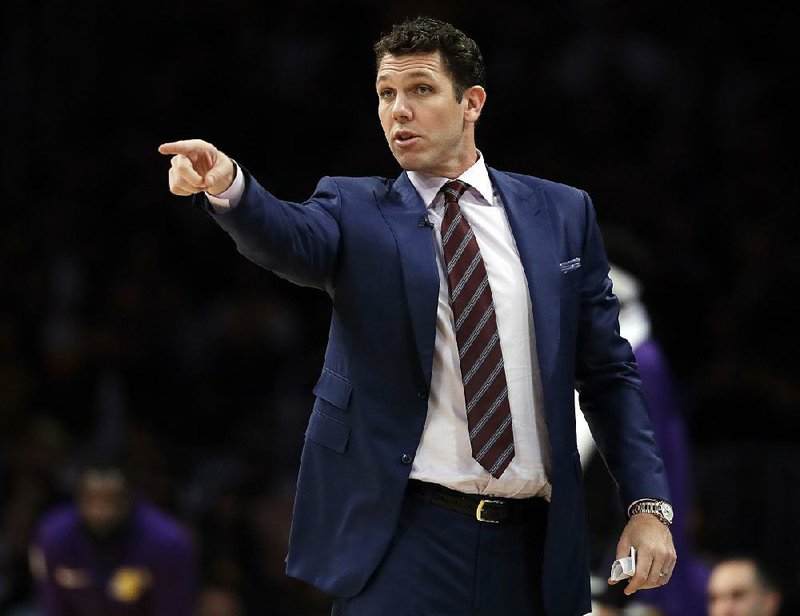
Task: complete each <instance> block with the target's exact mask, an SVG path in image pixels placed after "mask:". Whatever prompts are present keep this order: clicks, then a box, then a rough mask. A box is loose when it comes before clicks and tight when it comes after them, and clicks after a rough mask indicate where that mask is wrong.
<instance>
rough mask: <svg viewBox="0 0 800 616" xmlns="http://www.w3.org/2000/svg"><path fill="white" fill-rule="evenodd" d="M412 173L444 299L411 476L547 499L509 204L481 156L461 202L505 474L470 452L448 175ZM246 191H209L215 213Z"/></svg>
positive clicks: (526, 297) (526, 300) (525, 305)
mask: <svg viewBox="0 0 800 616" xmlns="http://www.w3.org/2000/svg"><path fill="white" fill-rule="evenodd" d="M408 177H409V179H410V180H411V183H412V184H413V185H414V188H416V190H417V192H418V193H419V194H420V196H421V197H422V200H423V202H424V203H425V204H426V206H427V207H428V218H429V220H430V221H431V222H432V223H433V224H434V226H435V230H434V237H435V242H436V261H437V266H438V268H439V304H438V311H437V315H436V341H435V345H434V351H433V372H432V379H431V388H430V397H429V399H428V414H427V418H426V420H425V427H424V429H423V432H422V439H421V440H420V443H419V447H418V448H417V453H416V456H415V457H414V463H413V465H412V467H411V477H412V478H413V479H419V480H421V481H427V482H431V483H438V484H440V485H443V486H446V487H448V488H452V489H454V490H458V491H460V492H465V493H469V494H486V495H491V496H505V497H514V498H526V497H530V496H542V497H544V498H547V499H548V500H549V498H550V491H551V486H550V483H549V481H548V476H547V468H548V465H549V460H550V456H549V446H548V438H547V425H546V423H545V421H544V403H543V398H542V387H541V378H540V373H539V362H538V359H537V355H536V343H535V334H534V329H533V312H532V310H531V300H530V294H529V293H528V283H527V280H526V278H525V272H524V270H523V269H522V263H521V262H520V259H519V253H518V251H517V245H516V242H515V241H514V236H513V235H512V234H511V227H510V226H509V223H508V218H507V217H506V212H505V208H504V206H503V203H502V201H501V199H500V197H499V195H498V194H497V192H496V191H495V190H494V189H493V187H492V183H491V180H490V179H489V173H488V170H487V169H486V164H485V162H484V160H483V156H481V155H480V153H479V157H478V160H477V162H476V163H475V164H474V165H473V166H472V167H470V168H469V169H467V171H465V172H464V173H463V174H462V175H461V176H460V177H459V178H458V179H460V180H462V181H464V182H466V183H467V184H469V185H470V188H469V189H468V190H467V191H466V192H465V193H464V195H463V196H462V197H461V198H460V199H459V206H460V208H461V213H462V215H463V216H464V218H466V219H467V221H468V222H469V223H470V225H471V226H472V229H473V233H474V234H475V238H476V240H477V242H478V246H479V247H480V250H481V255H482V257H483V261H484V264H485V266H486V272H487V275H488V277H489V286H490V287H491V289H492V297H493V299H494V305H495V316H496V319H497V329H498V332H499V335H500V348H501V350H502V352H503V361H504V365H505V373H506V381H507V385H508V402H509V406H510V407H511V417H512V428H513V432H514V450H515V454H514V459H513V460H512V461H511V464H509V466H508V468H507V469H506V470H505V472H504V473H503V474H502V475H501V476H500V478H499V479H495V478H494V477H492V476H491V475H490V474H489V473H488V472H487V471H486V470H485V469H484V468H483V467H482V466H481V465H480V464H479V463H478V462H476V461H475V460H474V459H473V457H472V449H471V446H470V441H469V430H468V428H467V414H466V403H465V401H464V385H463V383H462V380H461V367H460V364H459V359H458V344H457V342H456V336H455V328H454V325H453V311H452V309H451V307H450V294H449V290H448V283H447V275H446V273H445V269H444V253H443V250H442V236H441V225H442V217H443V215H444V197H443V196H442V195H441V194H440V193H439V189H440V188H441V187H442V186H443V185H444V183H445V182H447V181H448V178H442V177H433V176H429V175H425V174H423V173H419V172H415V171H410V172H409V173H408ZM243 190H244V181H243V177H242V174H241V173H237V175H236V178H235V180H234V182H233V184H232V185H231V187H230V188H229V189H228V190H227V191H225V192H224V193H222V194H220V195H218V196H216V197H215V196H213V195H207V196H208V199H209V201H210V202H211V204H212V206H213V207H214V209H215V210H216V211H217V212H222V211H225V210H227V209H228V208H230V207H235V205H236V203H237V202H238V199H239V198H240V197H241V194H242V191H243Z"/></svg>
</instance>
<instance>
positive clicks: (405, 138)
mask: <svg viewBox="0 0 800 616" xmlns="http://www.w3.org/2000/svg"><path fill="white" fill-rule="evenodd" d="M416 141H419V137H418V136H417V135H415V134H414V133H411V132H408V131H398V132H397V133H395V135H394V142H395V143H396V144H397V145H399V146H402V147H406V146H409V145H411V144H412V143H415V142H416Z"/></svg>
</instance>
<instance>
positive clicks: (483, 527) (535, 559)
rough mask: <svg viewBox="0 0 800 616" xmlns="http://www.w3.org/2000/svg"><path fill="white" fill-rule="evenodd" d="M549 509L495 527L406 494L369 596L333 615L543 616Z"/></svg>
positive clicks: (336, 607)
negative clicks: (543, 585) (543, 583)
mask: <svg viewBox="0 0 800 616" xmlns="http://www.w3.org/2000/svg"><path fill="white" fill-rule="evenodd" d="M546 527H547V507H546V506H543V507H542V508H541V509H540V512H539V513H537V514H536V515H535V516H534V517H533V518H532V519H530V520H528V521H526V522H524V523H518V524H492V523H487V522H480V521H478V520H476V519H475V517H474V516H467V515H464V514H463V513H458V512H455V511H451V510H449V509H445V508H443V507H441V506H439V505H435V504H431V503H428V502H426V501H425V500H423V499H422V498H420V497H418V496H415V495H410V494H407V495H406V497H405V501H404V503H403V509H402V513H401V515H400V520H399V523H398V527H397V530H396V532H395V535H394V537H393V539H392V541H391V543H390V545H389V548H388V550H387V553H386V555H385V556H384V558H383V560H382V561H381V563H380V564H379V565H378V568H377V569H376V570H375V572H374V573H373V575H372V576H371V577H370V579H369V580H368V581H367V584H366V585H365V587H364V588H363V590H362V591H361V592H360V593H359V594H358V595H356V596H355V597H352V598H349V599H336V600H334V603H333V610H332V612H331V615H332V616H544V614H545V613H544V608H543V603H542V555H543V552H544V536H545V531H546Z"/></svg>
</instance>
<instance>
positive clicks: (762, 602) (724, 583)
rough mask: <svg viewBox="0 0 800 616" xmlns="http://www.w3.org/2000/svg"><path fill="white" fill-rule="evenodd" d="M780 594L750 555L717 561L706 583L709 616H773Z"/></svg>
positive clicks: (770, 577)
mask: <svg viewBox="0 0 800 616" xmlns="http://www.w3.org/2000/svg"><path fill="white" fill-rule="evenodd" d="M780 606H781V592H780V589H779V588H778V586H777V584H776V583H775V581H774V580H773V579H772V576H771V575H770V573H769V572H768V571H767V570H766V569H765V567H764V564H763V563H761V562H760V561H759V560H758V559H757V558H755V557H753V556H732V557H728V558H724V559H722V560H720V561H719V562H718V563H717V564H716V565H715V566H714V568H713V569H712V570H711V577H710V578H709V580H708V616H776V615H777V614H778V612H779V610H780Z"/></svg>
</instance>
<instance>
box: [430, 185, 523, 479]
mask: <svg viewBox="0 0 800 616" xmlns="http://www.w3.org/2000/svg"><path fill="white" fill-rule="evenodd" d="M467 188H469V185H468V184H466V183H464V182H461V181H459V180H455V181H451V182H447V183H446V184H445V185H444V186H443V187H442V189H441V190H442V192H443V193H444V201H445V210H444V219H443V220H442V247H443V248H444V260H445V263H446V268H447V279H448V282H449V285H450V305H451V306H452V308H453V320H454V322H455V330H456V341H457V343H458V356H459V361H460V363H461V379H462V381H463V383H464V399H465V401H466V404H467V426H468V428H469V440H470V444H471V446H472V457H473V458H475V460H477V462H478V463H479V464H480V465H481V466H482V467H483V468H485V469H486V470H487V471H488V472H489V473H490V474H491V475H492V476H493V477H500V475H502V474H503V471H504V470H505V469H506V467H508V465H509V464H510V463H511V460H512V458H513V457H514V433H513V431H512V427H511V407H510V406H509V404H508V387H507V384H506V373H505V368H504V366H503V354H502V351H501V349H500V334H499V332H498V331H497V320H496V319H495V311H494V301H493V300H492V289H491V287H490V285H489V277H488V275H487V274H486V267H485V266H484V264H483V258H482V257H481V252H480V248H479V247H478V242H477V240H476V239H475V235H474V233H473V231H472V227H471V226H470V224H469V222H468V221H467V219H466V218H464V217H463V216H462V215H461V208H460V207H459V206H458V200H459V199H460V198H461V195H463V194H464V192H465V191H466V190H467Z"/></svg>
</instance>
